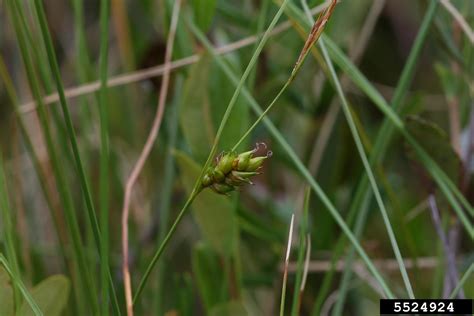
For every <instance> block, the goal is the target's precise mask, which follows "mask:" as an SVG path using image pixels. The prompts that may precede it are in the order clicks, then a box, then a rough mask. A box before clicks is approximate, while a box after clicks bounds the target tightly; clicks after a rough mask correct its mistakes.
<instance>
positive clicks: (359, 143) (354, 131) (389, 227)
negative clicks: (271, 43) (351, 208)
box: [319, 41, 415, 299]
mask: <svg viewBox="0 0 474 316" xmlns="http://www.w3.org/2000/svg"><path fill="white" fill-rule="evenodd" d="M319 47H320V48H321V51H322V53H323V56H324V59H325V61H326V64H327V65H328V68H329V72H330V74H331V77H332V80H333V83H334V85H335V86H336V91H337V94H338V95H339V98H340V99H341V104H342V109H343V111H344V114H345V116H346V120H347V123H348V125H349V129H350V130H351V133H352V136H353V137H354V141H355V143H356V147H357V150H358V151H359V155H360V158H361V159H362V163H363V165H364V168H365V171H366V174H367V177H368V178H369V182H370V185H371V186H372V190H373V193H374V195H375V199H376V201H377V204H378V206H379V208H380V212H381V214H382V218H383V221H384V224H385V227H386V229H387V233H388V236H389V238H390V243H391V244H392V248H393V252H394V253H395V258H396V259H397V262H398V264H399V268H400V273H401V274H402V278H403V282H404V283H405V288H406V290H407V292H408V296H409V297H410V298H411V299H414V298H415V294H414V293H413V288H412V286H411V283H410V279H409V278H408V273H407V270H406V267H405V263H404V261H403V257H402V254H401V252H400V248H399V247H398V242H397V239H396V237H395V233H394V231H393V228H392V224H391V223H390V218H389V217H388V213H387V210H386V208H385V204H384V202H383V199H382V195H381V194H380V190H379V188H378V186H377V182H376V180H375V176H374V174H373V172H372V168H371V167H370V163H369V159H368V158H367V155H366V153H365V150H364V145H363V144H362V141H361V139H360V136H359V132H358V131H357V127H356V124H355V122H354V118H353V117H352V113H351V110H350V108H349V104H348V102H347V99H346V96H345V95H344V92H343V91H342V87H341V84H340V82H339V79H338V77H337V75H336V71H335V70H334V66H333V64H332V61H331V59H330V58H329V55H328V52H327V50H326V46H325V45H324V41H320V42H319Z"/></svg>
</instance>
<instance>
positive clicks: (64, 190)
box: [7, 0, 98, 311]
mask: <svg viewBox="0 0 474 316" xmlns="http://www.w3.org/2000/svg"><path fill="white" fill-rule="evenodd" d="M7 5H8V8H9V12H10V15H11V17H12V21H13V24H14V28H15V32H16V34H17V39H18V44H19V47H20V52H21V55H22V58H23V62H24V65H25V70H26V73H27V78H28V81H29V84H30V88H31V90H32V93H33V96H34V98H35V99H36V100H37V102H38V105H39V106H38V115H39V119H40V122H41V126H42V128H43V132H44V137H45V140H46V145H47V150H48V155H49V157H50V159H51V163H52V167H53V172H54V175H55V179H56V183H57V189H58V192H59V198H60V200H61V203H62V204H63V207H64V212H65V216H66V223H67V226H68V231H69V233H70V235H71V240H72V243H73V249H74V251H73V258H74V260H73V261H74V262H75V263H76V264H77V266H78V268H79V270H80V273H79V274H80V276H81V279H82V283H81V284H80V285H79V286H78V287H79V288H81V290H82V291H83V294H84V296H85V297H88V299H89V301H90V302H91V306H92V309H93V310H94V311H97V310H98V305H97V302H96V300H95V299H94V296H93V295H92V293H94V289H95V283H94V281H93V278H92V275H91V274H90V273H89V269H88V267H87V264H86V259H85V255H84V247H83V245H82V241H81V237H80V232H79V226H78V221H77V217H76V212H75V210H74V206H73V202H72V198H71V194H70V191H69V190H68V188H69V186H68V185H67V181H66V179H65V172H64V169H63V166H62V164H61V160H60V159H59V158H58V155H57V152H56V149H55V146H54V142H53V138H52V134H51V130H50V127H49V122H48V119H47V115H46V112H45V109H44V105H43V103H42V99H41V95H40V89H39V84H38V78H37V77H36V74H35V70H34V67H33V64H32V61H31V58H30V55H29V53H28V45H27V43H26V36H25V32H24V30H23V28H22V27H23V26H22V24H21V22H20V16H19V14H18V10H21V7H18V3H17V2H16V1H10V0H9V1H8V2H7ZM86 288H87V290H86Z"/></svg>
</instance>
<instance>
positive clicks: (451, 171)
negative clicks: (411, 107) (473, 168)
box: [406, 116, 461, 183]
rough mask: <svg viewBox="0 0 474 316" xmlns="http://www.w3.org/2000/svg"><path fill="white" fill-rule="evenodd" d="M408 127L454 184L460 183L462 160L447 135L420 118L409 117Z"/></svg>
mask: <svg viewBox="0 0 474 316" xmlns="http://www.w3.org/2000/svg"><path fill="white" fill-rule="evenodd" d="M406 127H407V130H408V132H409V133H410V134H411V135H412V136H413V137H414V138H415V140H416V141H417V142H418V143H419V144H420V145H421V146H422V147H423V149H424V150H425V151H426V152H427V153H428V154H429V155H430V157H431V158H432V159H433V160H434V161H435V162H436V163H437V164H438V165H439V166H440V167H441V168H442V169H443V170H444V172H445V173H446V174H447V175H448V177H449V178H450V179H451V180H452V181H453V183H458V181H459V172H460V166H461V165H460V164H461V160H460V159H459V156H458V155H457V154H456V152H455V151H454V149H453V147H452V146H451V143H450V141H449V138H448V137H447V135H446V133H445V132H444V131H443V130H442V129H441V128H440V127H439V126H437V125H436V124H434V123H433V122H430V121H427V120H425V119H423V118H421V117H418V116H408V117H407V119H406ZM414 156H415V155H414ZM415 159H417V158H416V157H415Z"/></svg>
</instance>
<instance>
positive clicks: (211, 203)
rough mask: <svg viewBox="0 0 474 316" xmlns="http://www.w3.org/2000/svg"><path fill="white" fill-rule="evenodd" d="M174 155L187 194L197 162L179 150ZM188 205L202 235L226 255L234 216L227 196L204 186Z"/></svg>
mask: <svg viewBox="0 0 474 316" xmlns="http://www.w3.org/2000/svg"><path fill="white" fill-rule="evenodd" d="M175 155H176V158H177V159H176V160H177V163H178V166H179V169H180V171H181V179H182V181H183V184H184V187H185V188H186V191H187V193H188V194H190V193H191V191H192V189H193V186H194V182H195V181H196V179H197V178H198V177H199V175H200V171H201V166H199V165H198V164H197V163H196V162H194V161H193V160H192V159H191V158H190V157H189V156H187V155H186V154H185V153H183V152H179V151H177V152H176V153H175ZM192 209H193V214H194V218H195V219H196V222H197V224H198V225H199V228H200V230H201V233H202V235H203V236H204V238H205V239H206V240H207V241H209V243H210V244H211V246H212V247H213V248H214V250H216V251H217V252H218V253H219V254H221V255H224V256H230V255H231V254H232V253H233V252H234V250H235V247H236V244H237V216H236V214H235V212H234V210H233V206H232V203H231V202H230V201H229V199H228V198H227V197H226V196H224V195H218V194H216V193H214V192H213V191H211V190H209V189H204V190H203V191H202V192H201V193H199V194H198V196H197V197H196V199H195V200H194V202H193V204H192Z"/></svg>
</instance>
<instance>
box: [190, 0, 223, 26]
mask: <svg viewBox="0 0 474 316" xmlns="http://www.w3.org/2000/svg"><path fill="white" fill-rule="evenodd" d="M191 3H192V5H193V11H194V20H195V22H196V24H197V25H198V26H199V28H200V29H201V30H202V31H203V32H207V31H208V30H209V27H210V26H211V24H212V20H213V18H214V14H215V12H216V4H217V0H192V1H191Z"/></svg>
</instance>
